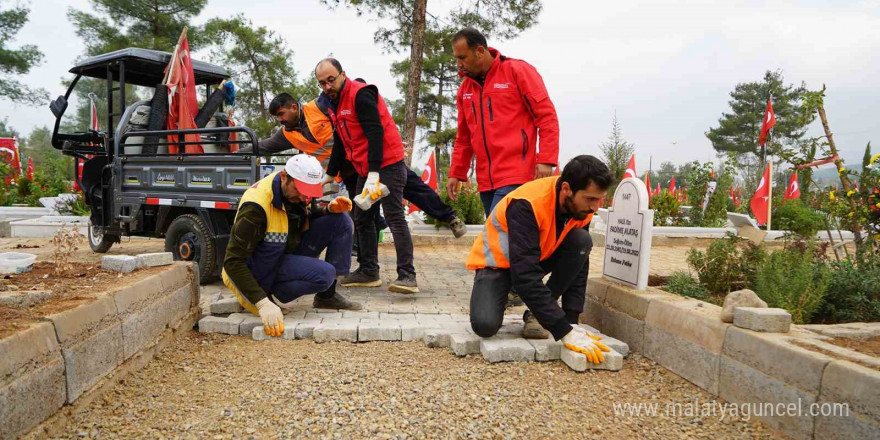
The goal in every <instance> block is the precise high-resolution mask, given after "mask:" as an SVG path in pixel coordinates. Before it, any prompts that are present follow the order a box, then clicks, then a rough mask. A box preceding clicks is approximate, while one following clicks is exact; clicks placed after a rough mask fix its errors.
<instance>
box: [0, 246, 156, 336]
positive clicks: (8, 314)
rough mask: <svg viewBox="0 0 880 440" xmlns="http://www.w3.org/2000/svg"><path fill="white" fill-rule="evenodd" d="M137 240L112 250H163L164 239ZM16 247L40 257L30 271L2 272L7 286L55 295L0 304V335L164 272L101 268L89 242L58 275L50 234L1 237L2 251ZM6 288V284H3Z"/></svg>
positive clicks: (75, 253)
mask: <svg viewBox="0 0 880 440" xmlns="http://www.w3.org/2000/svg"><path fill="white" fill-rule="evenodd" d="M132 241H133V242H134V244H132V243H131V242H129V243H120V244H118V245H115V246H114V247H113V249H111V251H110V252H108V254H117V255H123V254H129V255H136V254H139V253H145V252H160V251H162V247H163V244H162V241H161V240H132ZM7 251H16V252H27V253H31V254H36V255H37V261H36V262H35V263H34V268H33V270H32V271H30V272H25V273H22V274H7V275H0V284H2V285H4V286H5V288H3V289H4V290H10V286H12V289H11V290H32V291H36V290H51V291H52V294H53V295H52V298H50V299H49V300H48V301H46V302H43V303H40V304H36V305H33V306H31V307H24V308H20V307H6V306H0V339H2V338H5V337H7V336H9V335H10V334H12V333H14V332H16V331H20V330H23V329H25V328H27V327H29V326H30V324H33V323H35V322H39V321H42V320H44V319H45V318H44V317H45V316H48V315H51V314H53V313H58V312H62V311H64V310H67V309H71V308H73V307H76V306H78V305H80V304H83V303H87V302H91V301H94V298H95V297H96V296H97V295H98V294H100V293H103V292H107V291H111V290H118V289H119V288H122V287H125V286H127V285H130V284H131V283H134V282H137V281H140V280H142V279H144V278H146V277H147V276H149V275H152V274H154V273H157V272H160V271H162V270H163V268H162V267H154V268H149V269H141V270H136V271H134V272H132V273H128V274H120V273H117V272H111V271H106V270H103V269H101V263H100V262H101V257H102V256H103V255H102V254H96V253H94V252H92V251H91V249H89V247H88V245H87V244H86V245H83V246H80V247H79V249H78V250H76V251H74V253H73V254H72V255H71V258H70V259H71V261H72V262H73V263H72V269H71V270H70V271H69V272H68V273H66V274H65V275H64V276H56V275H55V274H54V273H53V272H54V265H53V264H52V263H51V261H52V244H51V239H50V238H3V239H0V252H7ZM0 288H2V287H0Z"/></svg>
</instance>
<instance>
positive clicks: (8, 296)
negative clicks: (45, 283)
mask: <svg viewBox="0 0 880 440" xmlns="http://www.w3.org/2000/svg"><path fill="white" fill-rule="evenodd" d="M51 297H52V291H51V290H37V291H32V290H17V291H13V292H0V305H2V306H8V307H30V306H32V305H34V304H38V303H41V302H43V301H46V300H47V299H49V298H51Z"/></svg>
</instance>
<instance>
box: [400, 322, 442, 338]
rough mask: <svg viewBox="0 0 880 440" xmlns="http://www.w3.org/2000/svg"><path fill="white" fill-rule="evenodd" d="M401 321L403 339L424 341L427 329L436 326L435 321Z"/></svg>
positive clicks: (401, 336)
mask: <svg viewBox="0 0 880 440" xmlns="http://www.w3.org/2000/svg"><path fill="white" fill-rule="evenodd" d="M398 322H399V323H400V340H401V341H422V340H424V338H425V331H426V330H429V329H432V328H434V327H433V323H426V322H416V321H398Z"/></svg>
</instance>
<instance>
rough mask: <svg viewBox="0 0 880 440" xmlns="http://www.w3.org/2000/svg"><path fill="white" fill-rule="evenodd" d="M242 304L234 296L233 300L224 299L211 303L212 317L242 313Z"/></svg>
mask: <svg viewBox="0 0 880 440" xmlns="http://www.w3.org/2000/svg"><path fill="white" fill-rule="evenodd" d="M241 311H242V307H241V303H239V302H238V299H237V298H235V297H234V296H233V297H232V298H223V299H221V300H219V301H217V302H214V303H211V314H212V315H223V314H226V313H241Z"/></svg>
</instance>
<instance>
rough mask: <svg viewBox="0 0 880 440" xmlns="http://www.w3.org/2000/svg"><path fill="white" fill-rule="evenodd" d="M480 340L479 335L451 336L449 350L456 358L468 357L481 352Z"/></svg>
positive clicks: (457, 334)
mask: <svg viewBox="0 0 880 440" xmlns="http://www.w3.org/2000/svg"><path fill="white" fill-rule="evenodd" d="M481 340H482V338H480V337H479V336H477V335H472V334H464V333H453V334H452V335H449V348H450V349H452V352H453V353H455V355H456V356H467V355H469V354H476V353H479V352H480V341H481Z"/></svg>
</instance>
